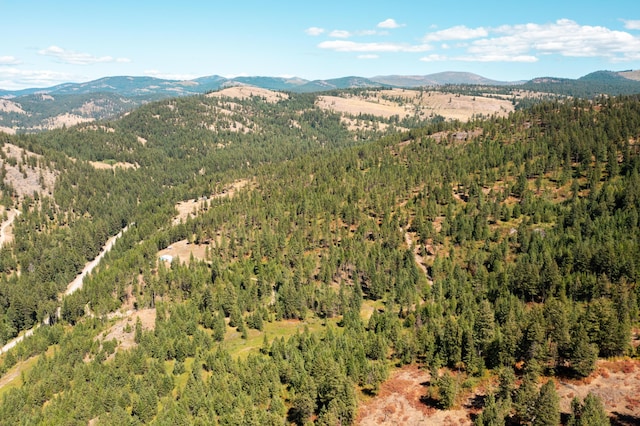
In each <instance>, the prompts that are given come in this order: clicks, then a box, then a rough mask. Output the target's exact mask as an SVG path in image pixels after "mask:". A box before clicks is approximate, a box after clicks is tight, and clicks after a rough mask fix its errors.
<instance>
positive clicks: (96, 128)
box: [80, 125, 116, 133]
mask: <svg viewBox="0 0 640 426" xmlns="http://www.w3.org/2000/svg"><path fill="white" fill-rule="evenodd" d="M89 130H93V131H94V132H97V131H98V130H102V131H104V132H106V133H115V132H116V129H114V128H113V127H107V126H95V125H91V126H86V127H83V128H82V129H80V131H82V132H87V131H89Z"/></svg>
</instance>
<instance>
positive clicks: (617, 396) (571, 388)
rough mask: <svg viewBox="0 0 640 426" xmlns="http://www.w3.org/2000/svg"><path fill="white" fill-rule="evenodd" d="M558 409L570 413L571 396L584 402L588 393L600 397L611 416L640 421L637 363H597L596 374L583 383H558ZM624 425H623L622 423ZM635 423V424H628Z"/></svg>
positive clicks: (620, 361)
mask: <svg viewBox="0 0 640 426" xmlns="http://www.w3.org/2000/svg"><path fill="white" fill-rule="evenodd" d="M556 387H557V389H558V395H559V396H560V409H561V411H563V412H565V413H569V412H570V411H571V400H572V399H573V398H574V397H578V398H580V399H584V397H585V396H587V394H588V393H589V392H591V393H592V394H594V395H596V396H598V397H600V399H602V403H603V405H604V409H605V410H606V411H607V412H608V413H609V415H610V416H612V417H627V418H631V419H635V421H640V361H638V360H617V361H604V360H603V361H598V367H597V370H596V372H595V373H593V374H592V375H591V376H589V377H587V378H586V379H584V380H559V381H558V383H557V385H556ZM621 424H626V423H624V422H623V423H621ZM629 424H637V423H633V421H632V423H629Z"/></svg>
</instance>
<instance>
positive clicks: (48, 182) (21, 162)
mask: <svg viewBox="0 0 640 426" xmlns="http://www.w3.org/2000/svg"><path fill="white" fill-rule="evenodd" d="M1 149H2V151H3V153H4V157H6V158H4V159H0V167H4V168H5V170H6V175H5V178H4V182H5V184H7V185H10V186H11V187H12V188H13V189H14V190H15V192H16V194H17V195H18V197H20V198H24V196H25V195H30V196H32V195H33V193H34V192H36V193H38V194H40V195H42V194H48V195H51V194H52V193H53V188H54V185H55V182H56V177H57V173H56V172H54V171H52V170H50V169H48V168H46V167H41V166H40V159H41V156H40V155H38V154H34V153H33V152H29V151H26V150H24V149H22V148H20V147H18V146H16V145H12V144H9V143H5V144H4V146H2V148H1Z"/></svg>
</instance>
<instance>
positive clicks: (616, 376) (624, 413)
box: [357, 359, 640, 426]
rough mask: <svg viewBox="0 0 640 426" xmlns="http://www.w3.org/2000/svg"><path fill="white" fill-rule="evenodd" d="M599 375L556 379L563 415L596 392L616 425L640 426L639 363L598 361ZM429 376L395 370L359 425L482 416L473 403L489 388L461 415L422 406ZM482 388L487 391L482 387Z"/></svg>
mask: <svg viewBox="0 0 640 426" xmlns="http://www.w3.org/2000/svg"><path fill="white" fill-rule="evenodd" d="M597 365H598V367H597V370H596V372H595V373H593V374H592V375H591V376H589V377H587V378H586V379H583V380H570V379H552V380H555V383H556V389H557V391H558V395H559V396H560V410H561V411H562V412H563V413H567V414H568V413H570V412H571V400H572V399H573V398H574V397H578V398H580V399H581V400H582V399H584V398H585V397H586V396H587V395H588V394H589V393H592V394H594V395H596V396H598V397H599V398H601V399H602V402H603V404H604V408H605V410H606V411H607V413H608V414H609V416H610V417H612V418H617V421H618V423H617V424H637V423H634V422H638V421H640V361H638V360H630V359H624V360H614V361H606V360H600V361H598V364H597ZM429 380H430V375H429V373H428V372H427V371H424V370H420V369H419V368H418V367H417V366H415V365H410V366H406V367H402V368H401V369H399V370H396V371H394V372H393V373H392V374H391V376H390V378H389V379H388V380H387V381H386V382H384V383H383V384H382V385H381V386H380V392H379V394H378V395H377V396H375V397H372V398H368V399H366V400H364V401H362V402H361V404H360V408H359V410H358V419H357V424H359V425H363V426H377V425H397V424H407V425H409V424H411V425H419V424H423V425H469V424H471V414H472V413H475V412H477V409H475V408H473V407H472V406H471V404H469V401H471V400H472V398H474V397H475V396H476V395H482V394H484V392H485V390H484V389H480V388H478V389H475V390H474V391H472V392H471V393H470V395H468V396H465V398H466V399H467V403H465V404H464V406H463V408H461V409H456V410H438V409H435V408H433V407H430V406H428V405H426V404H424V403H423V401H422V399H421V398H423V397H425V396H426V395H427V393H428V382H429ZM481 387H482V386H481Z"/></svg>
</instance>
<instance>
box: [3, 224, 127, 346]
mask: <svg viewBox="0 0 640 426" xmlns="http://www.w3.org/2000/svg"><path fill="white" fill-rule="evenodd" d="M19 213H20V212H18V213H17V214H19ZM17 214H16V215H17ZM14 219H15V216H14ZM12 220H13V219H12ZM7 222H9V221H6V222H4V223H3V224H2V228H1V229H0V231H1V232H0V233H1V236H0V238H2V237H4V230H5V226H6V224H7ZM127 229H129V226H125V227H124V228H123V229H122V231H120V232H119V233H118V234H117V235H114V236H113V237H111V238H109V239H108V240H107V242H106V243H105V245H104V246H103V247H102V251H100V254H98V256H96V258H95V259H93V260H92V261H90V262H88V263H87V264H86V265H85V267H84V268H83V269H82V272H80V274H78V276H76V278H75V279H74V280H73V281H71V282H70V283H69V285H68V286H67V289H66V290H65V292H64V293H63V294H61V295H60V297H59V299H60V300H62V297H63V296H68V295H70V294H73V293H75V292H76V291H78V290H80V289H81V288H82V285H83V284H84V278H85V277H86V276H87V275H88V274H89V273H91V271H93V270H94V269H95V267H96V266H98V263H100V261H101V260H102V258H103V257H104V256H105V255H106V254H107V253H108V252H109V251H110V250H111V249H112V248H113V246H114V244H115V243H116V240H117V239H118V238H120V237H121V236H122V234H124V233H125V232H126V231H127ZM3 241H4V239H3V238H2V240H0V242H3ZM0 246H1V244H0ZM57 312H58V314H57V316H58V317H60V308H58V310H57ZM43 323H44V324H48V323H49V317H47V318H45V319H44V321H43ZM38 327H40V324H37V325H36V326H34V327H33V328H31V329H29V330H27V331H25V332H24V333H23V334H21V335H19V336H18V337H15V338H14V339H12V340H10V341H9V342H8V343H7V344H6V345H4V346H3V347H2V348H0V355H2V354H3V353H5V352H7V351H9V350H11V349H12V348H13V347H15V346H16V345H17V344H18V343H20V342H22V341H23V340H24V339H25V337H29V336H31V335H32V334H33V332H34V330H35V329H36V328H38Z"/></svg>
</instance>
